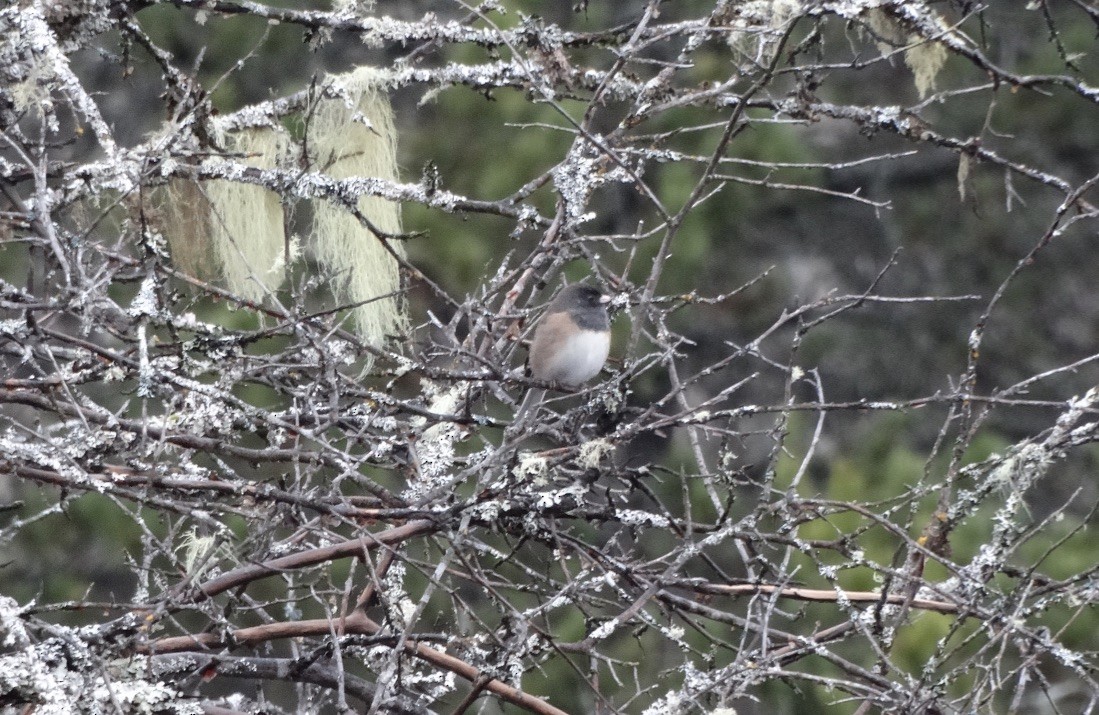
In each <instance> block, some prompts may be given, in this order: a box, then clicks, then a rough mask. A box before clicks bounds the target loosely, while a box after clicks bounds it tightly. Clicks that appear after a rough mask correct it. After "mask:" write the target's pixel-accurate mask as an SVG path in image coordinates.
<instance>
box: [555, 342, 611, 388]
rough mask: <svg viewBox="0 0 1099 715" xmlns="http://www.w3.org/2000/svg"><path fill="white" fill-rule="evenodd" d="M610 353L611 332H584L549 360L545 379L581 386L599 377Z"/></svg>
mask: <svg viewBox="0 0 1099 715" xmlns="http://www.w3.org/2000/svg"><path fill="white" fill-rule="evenodd" d="M610 351H611V336H610V334H609V333H600V332H596V331H594V330H581V331H580V332H579V333H577V334H576V335H574V336H573V337H572V338H570V339H569V340H567V341H566V344H565V345H564V346H562V347H561V349H560V350H559V351H558V353H557V354H556V355H554V357H553V360H551V361H549V363H548V364H547V365H546V374H545V376H544V378H545V379H547V380H551V381H554V382H560V383H562V384H564V385H579V384H580V383H582V382H586V381H588V380H590V379H592V378H593V377H595V376H596V375H598V374H599V371H600V370H602V369H603V363H605V362H606V361H607V355H608V354H609V353H610Z"/></svg>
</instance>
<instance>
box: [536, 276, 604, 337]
mask: <svg viewBox="0 0 1099 715" xmlns="http://www.w3.org/2000/svg"><path fill="white" fill-rule="evenodd" d="M609 302H610V296H609V295H607V294H606V293H603V292H602V291H600V290H599V289H598V288H595V287H594V286H590V285H588V284H587V283H573V284H572V285H570V286H565V288H564V289H563V290H562V291H561V292H560V293H558V294H557V297H556V298H554V299H553V304H552V305H551V306H550V312H559V311H568V312H569V313H570V314H571V315H572V317H573V320H575V321H576V322H577V323H578V324H579V325H580V327H581V328H584V329H585V330H607V329H608V328H609V327H610V324H611V321H610V316H609V315H608V314H607V303H609Z"/></svg>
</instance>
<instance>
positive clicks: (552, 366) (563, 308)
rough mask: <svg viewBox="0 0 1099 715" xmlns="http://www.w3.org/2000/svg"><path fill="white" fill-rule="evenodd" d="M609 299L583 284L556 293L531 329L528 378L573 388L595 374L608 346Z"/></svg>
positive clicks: (609, 334) (607, 351) (601, 367)
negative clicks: (531, 338)
mask: <svg viewBox="0 0 1099 715" xmlns="http://www.w3.org/2000/svg"><path fill="white" fill-rule="evenodd" d="M609 302H610V296H608V295H606V294H604V293H601V292H600V291H599V290H598V289H596V288H593V287H592V286H590V285H586V284H584V283H573V284H572V285H570V286H566V287H565V289H564V290H562V291H561V292H560V293H558V294H557V297H556V298H554V299H553V302H552V303H550V305H549V308H547V309H546V314H545V315H543V316H542V319H541V320H540V321H539V322H538V327H537V328H535V329H534V340H533V341H532V342H531V345H530V353H529V355H528V357H527V364H528V365H529V366H530V374H531V377H533V378H534V379H536V380H545V381H546V382H555V383H557V384H559V385H561V386H563V387H576V386H578V385H580V384H581V383H583V382H587V381H588V380H590V379H591V378H593V377H595V376H596V375H598V374H599V371H600V370H602V369H603V363H605V362H606V361H607V355H608V354H609V353H610V349H611V318H610V315H609V314H608V313H607V303H609Z"/></svg>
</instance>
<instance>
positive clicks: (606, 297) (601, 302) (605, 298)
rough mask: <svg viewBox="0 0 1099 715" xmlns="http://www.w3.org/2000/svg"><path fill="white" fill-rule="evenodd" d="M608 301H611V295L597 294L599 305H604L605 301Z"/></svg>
mask: <svg viewBox="0 0 1099 715" xmlns="http://www.w3.org/2000/svg"><path fill="white" fill-rule="evenodd" d="M610 302H611V297H610V296H609V295H606V294H604V295H601V296H599V305H606V304H607V303H610Z"/></svg>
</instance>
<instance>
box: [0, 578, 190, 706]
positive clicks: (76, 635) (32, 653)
mask: <svg viewBox="0 0 1099 715" xmlns="http://www.w3.org/2000/svg"><path fill="white" fill-rule="evenodd" d="M22 616H23V610H22V609H21V608H20V607H19V605H18V603H16V601H15V600H14V599H11V598H8V597H6V596H0V628H3V644H4V648H5V651H6V652H5V653H4V655H3V656H0V694H3V697H4V702H5V703H6V704H8V705H9V706H19V705H24V706H29V708H30V709H33V711H34V712H35V713H36V715H74V714H75V715H83V714H84V713H88V714H89V715H90V714H91V713H106V712H111V713H113V712H123V713H134V714H139V715H146V714H148V715H152V713H171V714H173V715H199V714H200V713H202V708H201V707H200V706H199V705H198V704H197V703H195V702H194V701H190V700H184V699H183V697H182V696H181V695H180V693H179V692H177V691H176V690H175V689H174V688H172V687H171V686H170V685H168V684H167V683H163V682H160V681H159V680H156V679H155V678H152V677H149V672H148V669H147V668H145V667H144V659H142V658H140V657H136V656H135V657H134V658H128V659H126V661H124V662H123V661H119V662H112V661H110V660H109V659H108V658H105V657H100V656H99V655H98V654H97V653H95V652H94V651H93V649H91V648H90V647H88V645H86V643H85V642H84V640H83V639H82V638H81V635H82V632H81V631H80V630H78V629H67V628H64V627H62V626H53V627H52V632H54V633H58V635H57V636H55V637H52V638H48V639H46V640H43V641H41V642H38V643H35V642H32V640H31V638H30V636H29V635H28V633H27V630H26V626H25V624H24V621H23V617H22ZM28 711H29V710H28ZM5 712H7V711H6V710H5Z"/></svg>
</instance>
